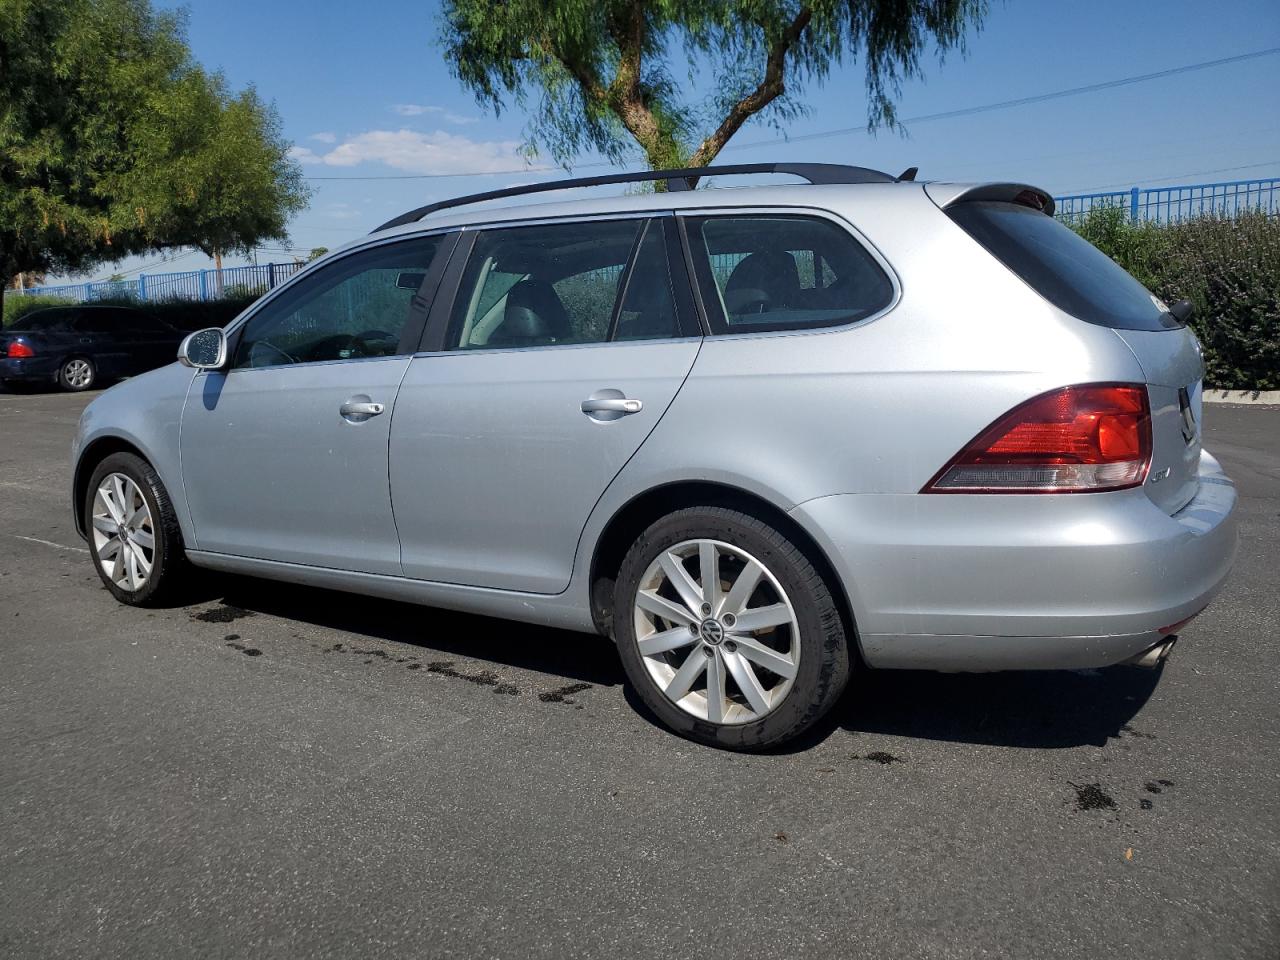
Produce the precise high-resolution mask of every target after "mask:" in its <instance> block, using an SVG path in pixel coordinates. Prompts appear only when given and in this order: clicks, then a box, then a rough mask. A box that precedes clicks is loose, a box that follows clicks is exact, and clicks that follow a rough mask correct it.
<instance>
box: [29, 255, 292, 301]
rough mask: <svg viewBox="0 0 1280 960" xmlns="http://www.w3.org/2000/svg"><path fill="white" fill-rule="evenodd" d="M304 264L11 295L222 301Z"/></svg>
mask: <svg viewBox="0 0 1280 960" xmlns="http://www.w3.org/2000/svg"><path fill="white" fill-rule="evenodd" d="M303 266H304V264H301V263H261V264H255V265H253V266H248V267H228V268H226V269H224V270H187V271H185V272H182V273H152V274H145V273H144V274H139V275H138V277H137V279H134V280H94V281H90V282H89V283H65V284H59V285H55V286H43V287H27V288H26V289H25V290H10V291H8V292H9V293H16V294H26V295H27V296H33V297H34V296H40V297H59V298H61V299H64V300H75V301H77V302H79V303H85V302H87V301H93V300H109V299H110V300H121V299H123V300H137V301H144V300H152V301H157V300H220V299H222V298H223V297H241V296H255V297H256V296H261V295H262V294H264V293H266V292H267V291H268V290H271V289H273V288H274V287H278V286H279V285H280V284H282V283H284V281H286V280H288V279H289V278H290V277H292V276H293V275H294V274H295V273H297V272H298V271H299V270H301V269H302V268H303Z"/></svg>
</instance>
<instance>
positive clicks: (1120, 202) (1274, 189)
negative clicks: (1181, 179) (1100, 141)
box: [1054, 177, 1280, 223]
mask: <svg viewBox="0 0 1280 960" xmlns="http://www.w3.org/2000/svg"><path fill="white" fill-rule="evenodd" d="M1054 206H1055V209H1054V214H1055V216H1057V217H1058V218H1059V219H1060V220H1065V221H1067V222H1068V223H1070V222H1072V221H1074V220H1077V219H1080V218H1081V217H1083V216H1084V215H1085V214H1087V213H1088V212H1089V211H1090V210H1095V209H1098V208H1100V207H1119V208H1120V209H1122V210H1123V211H1124V212H1125V215H1126V216H1127V217H1128V218H1129V219H1130V220H1148V221H1152V222H1154V223H1176V222H1177V221H1179V220H1186V219H1188V218H1190V217H1199V216H1219V217H1234V216H1237V215H1239V214H1241V213H1244V212H1246V211H1251V210H1252V211H1260V212H1262V213H1267V214H1280V177H1272V178H1269V179H1266V180H1228V181H1226V182H1223V183H1190V184H1184V185H1183V186H1178V187H1149V188H1147V189H1143V188H1142V187H1133V188H1131V189H1129V190H1116V191H1112V192H1110V193H1077V194H1072V195H1071V196H1067V197H1054Z"/></svg>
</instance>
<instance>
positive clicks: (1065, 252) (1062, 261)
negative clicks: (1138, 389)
mask: <svg viewBox="0 0 1280 960" xmlns="http://www.w3.org/2000/svg"><path fill="white" fill-rule="evenodd" d="M949 201H950V202H948V203H947V205H946V207H945V210H946V213H947V215H948V216H949V217H951V219H952V220H953V221H954V222H955V223H956V224H957V225H959V226H960V227H961V228H962V229H963V230H964V231H965V232H966V233H968V234H969V235H970V236H971V237H973V238H974V239H975V240H976V241H978V243H980V244H982V246H984V247H986V248H987V250H988V251H990V252H991V253H992V254H993V255H994V256H995V257H996V258H997V259H999V260H1000V261H1001V262H1002V263H1004V265H1005V266H1007V267H1008V268H1009V269H1010V270H1012V271H1013V272H1014V273H1016V274H1017V275H1018V276H1019V277H1021V278H1022V279H1023V280H1024V281H1025V282H1026V283H1027V284H1029V285H1030V286H1031V287H1032V288H1033V289H1035V290H1036V291H1037V292H1039V293H1040V295H1041V296H1043V297H1044V298H1045V299H1046V300H1048V301H1049V302H1050V303H1052V304H1053V305H1054V306H1056V307H1057V308H1058V309H1060V310H1062V311H1064V312H1065V313H1068V314H1070V315H1071V316H1073V317H1075V318H1077V319H1079V320H1083V321H1085V322H1087V323H1093V324H1097V325H1099V326H1104V327H1109V328H1110V329H1111V330H1112V331H1113V332H1114V333H1115V335H1116V337H1117V338H1118V339H1119V340H1120V341H1122V342H1123V343H1124V344H1125V346H1126V347H1128V349H1129V350H1131V351H1132V352H1133V355H1134V356H1135V357H1136V358H1137V361H1138V364H1139V366H1140V367H1141V368H1142V372H1143V375H1144V376H1145V378H1146V382H1147V392H1148V395H1149V398H1150V402H1151V428H1152V451H1151V469H1150V471H1149V472H1148V474H1147V482H1146V484H1145V485H1144V486H1145V489H1146V491H1147V495H1148V496H1149V497H1150V498H1151V500H1152V501H1153V502H1155V503H1156V504H1157V505H1158V506H1160V507H1161V508H1162V509H1163V510H1165V511H1166V512H1167V513H1170V514H1173V513H1177V512H1178V511H1179V510H1181V509H1182V508H1183V507H1184V506H1186V505H1187V503H1188V502H1190V500H1191V499H1192V498H1193V497H1194V496H1195V495H1196V491H1197V489H1198V488H1199V468H1200V423H1201V419H1200V414H1201V401H1202V378H1203V376H1204V360H1203V357H1202V355H1201V351H1200V344H1199V341H1197V340H1196V337H1195V334H1194V333H1192V332H1191V330H1190V329H1189V328H1187V327H1186V326H1185V325H1184V324H1183V323H1182V322H1181V321H1179V320H1178V319H1177V318H1176V317H1174V315H1173V314H1172V313H1170V312H1169V308H1168V307H1167V306H1166V305H1165V304H1164V303H1163V302H1162V301H1161V300H1160V299H1159V298H1158V297H1156V296H1155V295H1154V294H1152V293H1151V292H1150V291H1149V290H1147V288H1146V287H1144V286H1143V285H1142V284H1140V283H1139V282H1138V281H1137V280H1135V279H1134V278H1133V277H1131V276H1130V275H1129V274H1128V273H1126V272H1125V271H1124V269H1123V268H1121V267H1120V266H1119V265H1118V264H1117V263H1116V262H1115V261H1113V260H1112V259H1111V258H1110V257H1108V256H1107V255H1106V254H1104V253H1103V252H1102V251H1101V250H1099V249H1098V248H1097V247H1095V246H1093V244H1091V243H1089V242H1088V241H1087V240H1085V239H1084V238H1082V237H1081V236H1080V235H1079V234H1077V233H1075V231H1073V230H1071V229H1070V228H1069V227H1067V226H1065V225H1063V224H1062V223H1059V222H1058V221H1057V220H1055V219H1054V218H1053V217H1052V213H1053V200H1052V199H1050V198H1049V197H1048V196H1047V195H1046V194H1045V193H1044V192H1043V191H1039V190H1036V189H1034V188H1027V187H1025V186H1023V185H1008V187H1007V189H1005V190H1003V191H1002V190H1001V189H1000V185H996V186H989V187H983V188H980V189H978V190H973V191H968V192H966V193H962V194H961V195H960V196H958V197H955V198H949Z"/></svg>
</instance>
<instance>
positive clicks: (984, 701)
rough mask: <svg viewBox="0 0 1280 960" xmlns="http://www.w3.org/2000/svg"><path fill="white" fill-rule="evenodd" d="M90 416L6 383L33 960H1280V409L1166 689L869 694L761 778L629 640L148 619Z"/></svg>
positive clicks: (247, 592)
mask: <svg viewBox="0 0 1280 960" xmlns="http://www.w3.org/2000/svg"><path fill="white" fill-rule="evenodd" d="M88 399H90V397H84V396H72V395H65V394H22V395H10V394H0V956H4V957H84V956H95V957H129V958H141V957H165V958H171V957H175V956H190V955H203V956H250V955H263V956H272V957H354V956H360V957H436V956H439V957H447V956H457V957H508V956H519V957H521V958H535V957H539V958H540V957H576V956H581V957H600V956H646V957H689V956H712V957H717V956H723V957H821V956H832V957H835V956H839V957H974V956H991V957H997V956H999V957H1006V956H1007V957H1036V958H1050V957H1071V958H1081V957H1096V956H1123V957H1127V958H1145V957H1153V958H1154V957H1159V958H1164V960H1167V958H1171V957H1215V958H1233V957H1258V958H1263V957H1266V958H1275V957H1276V956H1277V953H1278V951H1280V946H1278V945H1280V755H1278V754H1280V751H1278V750H1277V747H1278V745H1280V690H1278V687H1280V681H1278V677H1280V669H1278V668H1280V645H1278V633H1280V409H1277V408H1257V407H1255V408H1236V407H1223V406H1215V407H1211V408H1208V409H1207V412H1206V415H1205V418H1206V445H1207V446H1208V447H1209V449H1211V450H1212V451H1213V452H1214V453H1215V455H1217V456H1218V457H1219V459H1221V460H1222V461H1223V463H1224V464H1225V465H1226V468H1227V470H1228V472H1229V473H1230V474H1231V476H1232V477H1233V478H1234V480H1235V481H1236V483H1237V485H1238V488H1239V491H1240V493H1241V504H1240V508H1239V510H1240V521H1241V526H1240V552H1239V555H1238V558H1237V561H1236V568H1235V572H1234V575H1233V577H1232V579H1231V581H1230V582H1229V585H1228V587H1227V589H1226V591H1225V593H1224V594H1223V595H1222V596H1221V597H1220V598H1219V599H1218V600H1217V602H1216V603H1215V604H1214V605H1213V606H1212V607H1211V608H1210V609H1209V610H1208V611H1207V612H1206V613H1205V614H1204V615H1203V616H1201V617H1200V618H1199V619H1198V620H1196V621H1195V622H1194V623H1193V624H1192V625H1191V626H1190V627H1189V628H1188V629H1187V630H1186V631H1185V632H1184V634H1183V637H1182V640H1181V642H1180V643H1179V644H1178V647H1177V649H1176V650H1175V652H1174V654H1173V656H1172V658H1171V659H1170V661H1169V662H1168V664H1167V665H1166V666H1165V667H1164V668H1163V669H1162V670H1157V671H1143V670H1138V669H1134V668H1112V669H1109V670H1101V671H1084V672H1078V673H1061V674H1044V673H1039V674H1001V675H989V676H963V675H937V674H923V673H896V674H893V673H880V674H863V675H861V676H858V677H856V678H855V683H854V685H853V687H852V689H851V690H850V693H849V695H848V696H847V697H846V699H845V701H844V702H843V704H842V705H841V707H840V708H839V710H838V711H837V713H836V716H835V717H833V718H832V721H831V722H830V723H827V724H826V725H825V726H823V727H822V728H821V729H819V730H817V731H815V732H814V733H813V735H812V736H810V737H808V738H807V739H806V740H805V741H804V742H803V743H801V744H799V745H798V746H796V747H795V748H794V749H791V750H789V751H787V752H785V753H779V754H773V755H766V756H744V755H735V754H730V753H723V752H717V751H714V750H710V749H705V748H702V747H698V746H695V745H692V744H690V743H687V742H685V741H682V740H680V739H678V738H676V737H674V736H672V735H671V734H669V733H667V732H665V731H664V730H663V729H661V728H659V727H658V726H657V725H656V723H655V722H653V721H652V720H650V719H649V718H648V717H647V716H646V714H645V713H644V711H643V708H642V707H641V706H640V704H639V703H638V701H636V700H635V698H633V697H631V696H629V695H628V694H627V692H626V690H625V688H624V686H623V684H622V672H621V669H620V667H619V665H618V662H617V659H616V656H615V654H614V652H613V650H612V647H611V645H610V644H609V642H608V641H606V640H602V639H599V638H593V637H588V636H583V635H578V634H570V633H561V632H557V631H551V630H546V629H539V628H533V627H527V626H522V625H518V624H508V623H503V622H499V621H494V620H487V619H483V618H478V617H470V616H462V615H458V614H452V613H445V612H441V611H437V610H433V609H428V608H421V607H413V606H407V605H403V604H396V603H389V602H385V601H380V600H369V599H366V598H362V597H358V596H353V595H343V594H331V593H324V592H321V591H316V590H310V589H303V588H298V587H290V586H284V585H278V584H272V583H266V582H261V581H252V580H247V579H233V578H214V577H209V578H207V580H202V581H201V583H202V588H201V589H202V592H201V593H200V595H199V596H198V597H197V598H196V600H197V602H195V603H193V604H192V605H190V606H187V607H182V608H175V609H167V610H156V611H143V610H136V609H131V608H128V607H124V606H121V605H119V604H117V603H116V602H115V601H114V600H112V598H111V597H110V595H109V594H107V592H106V591H105V590H104V589H103V588H102V587H101V585H100V583H99V581H98V578H97V576H96V575H95V573H94V572H93V569H92V568H91V566H90V562H89V557H88V554H87V552H86V551H85V549H84V545H83V543H82V542H81V541H80V540H79V539H78V538H77V536H76V534H75V532H74V528H73V526H72V522H71V517H70V515H69V507H68V495H67V487H68V473H69V465H68V451H69V443H70V439H71V435H72V432H73V430H74V427H75V423H76V420H77V418H78V417H79V414H80V410H81V409H82V407H83V406H84V404H85V403H86V402H87V401H88Z"/></svg>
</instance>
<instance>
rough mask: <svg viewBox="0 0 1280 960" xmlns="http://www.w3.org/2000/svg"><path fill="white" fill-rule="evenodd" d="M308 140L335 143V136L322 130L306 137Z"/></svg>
mask: <svg viewBox="0 0 1280 960" xmlns="http://www.w3.org/2000/svg"><path fill="white" fill-rule="evenodd" d="M307 139H308V140H316V141H318V142H320V143H337V142H338V136H337V134H334V133H330V132H329V131H328V130H322V131H321V132H320V133H313V134H312V135H311V136H309V137H307Z"/></svg>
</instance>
